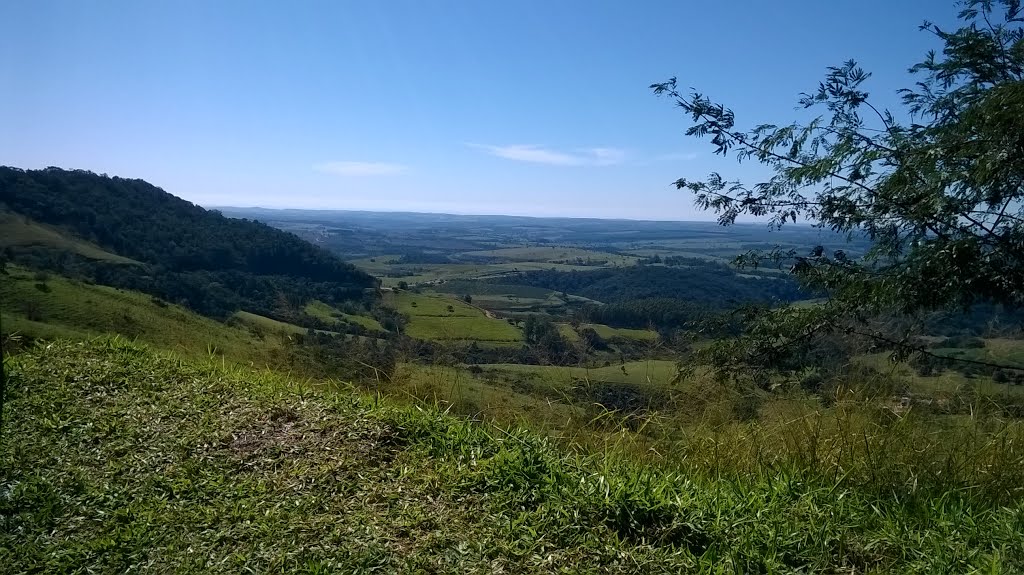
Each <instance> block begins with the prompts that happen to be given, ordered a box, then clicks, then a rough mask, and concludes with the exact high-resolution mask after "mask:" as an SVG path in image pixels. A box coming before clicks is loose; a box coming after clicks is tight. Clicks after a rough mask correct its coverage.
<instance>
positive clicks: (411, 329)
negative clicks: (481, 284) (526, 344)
mask: <svg viewBox="0 0 1024 575" xmlns="http://www.w3.org/2000/svg"><path fill="white" fill-rule="evenodd" d="M405 333H406V334H407V335H409V336H411V337H415V338H419V339H426V340H459V341H462V340H465V341H481V342H499V341H500V342H519V341H522V339H523V334H522V332H520V331H519V330H518V329H516V328H515V327H514V326H512V325H509V324H508V323H506V322H505V321H503V320H500V319H489V318H487V317H483V316H480V317H466V316H450V317H444V316H412V318H411V319H410V321H409V324H408V325H407V326H406V328H405Z"/></svg>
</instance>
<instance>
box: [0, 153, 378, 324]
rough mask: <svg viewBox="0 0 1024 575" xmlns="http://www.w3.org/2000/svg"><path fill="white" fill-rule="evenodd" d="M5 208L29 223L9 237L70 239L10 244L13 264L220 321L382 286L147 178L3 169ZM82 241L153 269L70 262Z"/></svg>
mask: <svg viewBox="0 0 1024 575" xmlns="http://www.w3.org/2000/svg"><path fill="white" fill-rule="evenodd" d="M0 207H3V208H4V209H6V210H9V211H11V212H14V213H16V214H19V215H20V216H23V217H26V218H29V222H28V223H26V222H25V221H23V220H17V219H11V218H5V219H3V220H0V225H3V227H4V228H5V229H6V228H11V229H8V230H7V231H5V235H6V234H11V233H16V232H23V230H24V229H25V228H26V227H28V228H29V229H38V225H46V226H51V227H52V229H54V230H59V231H61V232H63V234H64V235H66V236H68V237H64V238H61V237H55V238H53V241H51V242H49V243H48V244H46V243H44V244H42V245H31V244H30V245H27V246H24V247H21V246H10V245H9V246H8V247H9V248H10V249H9V250H8V255H7V257H8V258H9V259H13V260H14V261H16V262H19V263H25V264H27V265H32V266H34V267H42V268H46V269H50V270H53V271H57V272H60V273H63V274H65V275H69V276H80V277H83V278H88V279H91V280H94V281H96V282H98V283H103V284H107V285H114V286H117V287H122V288H130V289H134V290H138V291H142V292H145V293H150V294H153V295H156V296H159V297H161V298H163V299H166V300H168V301H172V302H175V303H181V304H183V305H185V306H186V307H190V308H192V309H194V310H197V311H199V312H201V313H203V314H206V315H211V316H215V317H222V318H223V317H227V316H229V315H230V314H231V313H233V312H235V311H238V310H240V309H243V308H244V309H249V310H251V311H255V312H261V313H264V314H270V315H272V314H274V313H275V312H277V313H281V308H289V307H291V308H294V307H297V306H299V305H301V304H304V303H305V302H307V301H309V300H311V299H314V298H318V299H322V300H325V301H328V302H332V301H345V300H351V299H358V298H361V297H362V296H363V290H364V289H365V288H369V287H373V286H374V285H375V280H374V279H373V278H372V277H371V276H369V275H367V274H365V273H363V272H361V271H359V270H357V269H356V268H354V267H353V266H352V265H350V264H347V263H345V262H343V261H341V260H340V259H338V258H337V257H336V256H334V255H332V254H330V253H328V252H327V251H325V250H322V249H320V248H318V247H316V246H313V245H311V244H309V243H307V242H305V241H303V240H301V239H299V238H298V237H296V236H295V235H293V234H290V233H287V232H283V231H281V230H278V229H275V228H272V227H270V226H267V225H265V224H262V223H259V222H256V221H249V220H237V219H231V218H225V217H224V216H222V215H221V214H219V213H218V212H213V211H207V210H204V209H203V208H201V207H199V206H196V205H193V204H192V203H190V202H187V201H185V200H182V199H180V198H178V197H175V196H173V195H171V194H169V193H167V192H165V191H163V190H161V189H160V188H157V187H155V186H153V185H151V184H149V183H147V182H145V181H143V180H133V179H125V178H118V177H107V176H101V175H97V174H94V173H92V172H87V171H84V170H62V169H58V168H47V169H45V170H21V169H18V168H12V167H0ZM31 222H35V224H33V223H31ZM33 226H36V227H35V228H33ZM37 235H38V233H37ZM82 241H84V242H87V243H89V244H94V245H95V246H98V247H99V248H101V249H102V250H106V251H108V252H111V253H112V254H116V255H117V256H121V258H122V259H123V258H130V259H131V260H135V261H138V262H142V263H144V264H146V265H145V266H124V265H116V264H117V263H120V261H122V260H117V259H115V260H113V262H114V263H111V258H109V257H107V258H97V257H95V255H90V254H84V257H80V258H75V257H69V256H70V255H72V254H79V253H80V252H81V249H72V250H68V249H67V244H68V243H71V244H73V245H81V242H82ZM19 248H20V249H19Z"/></svg>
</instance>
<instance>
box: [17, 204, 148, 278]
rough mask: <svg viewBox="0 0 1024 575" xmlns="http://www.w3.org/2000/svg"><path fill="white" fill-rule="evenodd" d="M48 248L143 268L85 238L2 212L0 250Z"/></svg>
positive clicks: (133, 261)
mask: <svg viewBox="0 0 1024 575" xmlns="http://www.w3.org/2000/svg"><path fill="white" fill-rule="evenodd" d="M37 246H40V247H46V248H50V249H53V250H58V251H65V252H70V253H74V254H78V255H80V256H83V257H86V258H89V259H92V260H102V261H108V262H112V263H119V264H133V265H141V264H140V263H139V262H137V261H135V260H133V259H130V258H126V257H123V256H119V255H117V254H114V253H111V252H108V251H106V250H104V249H103V248H100V247H99V246H97V245H95V244H92V243H90V242H87V241H85V240H82V239H78V238H73V237H70V236H69V235H68V234H66V233H64V232H61V231H59V230H57V229H54V228H51V227H49V226H45V225H43V224H39V223H36V222H33V221H32V220H29V219H28V218H26V217H24V216H21V215H16V214H12V213H10V212H4V211H0V250H2V249H6V248H8V247H21V248H25V247H37Z"/></svg>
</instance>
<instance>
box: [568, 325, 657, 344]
mask: <svg viewBox="0 0 1024 575" xmlns="http://www.w3.org/2000/svg"><path fill="white" fill-rule="evenodd" d="M580 327H581V328H585V327H589V328H592V329H593V330H594V331H596V332H597V335H599V336H601V337H602V338H604V339H609V338H613V337H624V338H626V339H637V340H640V341H655V340H657V339H658V334H657V333H656V332H654V331H651V330H649V329H629V328H623V327H609V326H607V325H603V324H599V323H585V324H583V325H581V326H580Z"/></svg>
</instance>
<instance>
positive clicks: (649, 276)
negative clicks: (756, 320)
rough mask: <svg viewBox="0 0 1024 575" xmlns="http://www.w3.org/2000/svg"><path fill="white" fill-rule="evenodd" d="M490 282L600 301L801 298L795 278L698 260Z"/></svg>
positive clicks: (720, 302) (721, 302) (717, 303)
mask: <svg viewBox="0 0 1024 575" xmlns="http://www.w3.org/2000/svg"><path fill="white" fill-rule="evenodd" d="M494 281H495V282H500V283H515V284H521V285H527V286H533V287H540V288H544V289H549V290H553V291H558V292H568V293H572V294H576V295H581V296H584V297H587V298H590V299H594V300H598V301H602V302H605V303H611V302H616V303H621V302H627V301H632V300H637V299H647V298H673V299H684V300H686V301H691V302H698V303H700V304H704V305H707V306H713V307H722V306H729V307H733V306H735V305H737V304H739V303H744V302H749V301H772V300H777V299H778V300H783V301H792V300H795V299H800V298H804V297H807V296H806V294H801V292H800V291H799V289H798V287H797V285H796V282H794V281H792V280H791V279H789V278H786V277H784V276H777V275H776V276H769V277H764V278H762V277H744V276H741V275H739V274H737V272H736V270H735V269H732V268H730V267H728V266H725V265H722V264H717V263H713V262H707V261H703V260H693V261H692V264H691V265H690V266H689V267H687V268H685V269H682V268H668V267H660V266H630V267H625V268H616V269H601V270H593V271H582V272H581V271H570V272H561V271H551V270H537V271H529V272H524V273H521V274H518V275H514V276H507V277H501V278H498V279H496V280H494Z"/></svg>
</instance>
